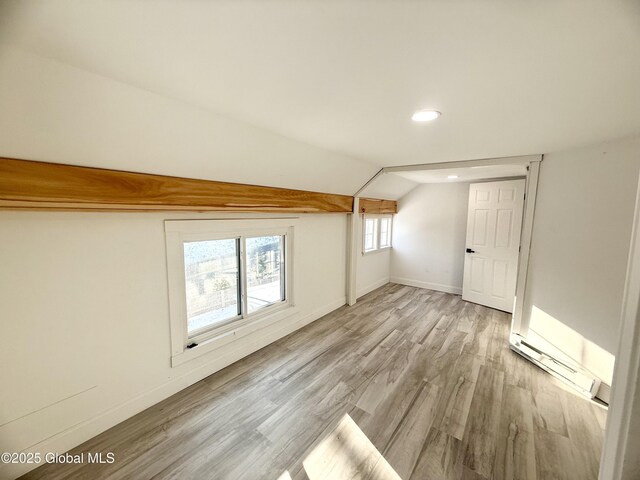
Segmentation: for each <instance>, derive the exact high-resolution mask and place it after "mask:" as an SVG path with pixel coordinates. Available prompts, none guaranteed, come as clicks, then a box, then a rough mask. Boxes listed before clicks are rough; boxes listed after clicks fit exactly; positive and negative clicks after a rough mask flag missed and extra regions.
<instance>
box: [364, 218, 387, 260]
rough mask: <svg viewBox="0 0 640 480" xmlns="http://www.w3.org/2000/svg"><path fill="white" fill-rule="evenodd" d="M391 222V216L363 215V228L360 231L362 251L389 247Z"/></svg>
mask: <svg viewBox="0 0 640 480" xmlns="http://www.w3.org/2000/svg"><path fill="white" fill-rule="evenodd" d="M391 223H392V218H391V216H382V215H378V216H371V215H365V216H364V229H363V232H362V251H363V253H370V252H375V251H377V250H383V249H385V248H390V247H391Z"/></svg>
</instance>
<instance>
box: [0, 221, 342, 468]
mask: <svg viewBox="0 0 640 480" xmlns="http://www.w3.org/2000/svg"><path fill="white" fill-rule="evenodd" d="M216 217H218V218H228V217H229V216H228V215H226V216H225V215H211V214H201V215H197V214H186V213H185V214H161V213H157V214H156V213H131V214H120V213H75V212H73V213H71V212H70V213H54V212H43V213H36V212H0V245H2V248H0V265H1V266H2V267H1V268H0V319H1V321H0V364H1V365H2V366H3V368H2V369H1V370H0V385H2V388H1V389H0V424H1V425H2V427H0V451H21V450H25V449H27V450H39V451H42V452H47V451H60V452H63V451H66V450H67V449H69V448H71V447H73V446H75V445H77V444H79V443H81V442H82V441H85V440H87V439H89V438H91V437H92V436H94V435H96V434H98V433H99V432H101V431H103V430H105V429H107V428H108V427H111V426H113V425H115V424H116V423H118V422H120V421H122V420H124V419H126V418H128V417H130V416H131V415H133V414H135V413H136V412H138V411H140V410H142V409H144V408H146V407H148V406H150V405H152V404H155V403H157V402H158V401H160V400H161V399H163V398H166V397H168V396H169V395H171V394H173V393H175V392H177V391H179V390H180V389H182V388H184V387H186V386H188V385H189V384H192V383H194V382H195V381H197V380H200V379H201V378H204V377H206V376H207V375H209V374H211V373H213V372H214V371H217V370H218V369H220V368H222V367H223V366H225V365H227V364H230V363H232V362H233V361H235V360H237V359H239V358H241V357H242V356H245V355H246V354H248V353H250V352H251V351H254V350H256V349H258V348H260V347H262V346H264V345H266V344H268V343H270V342H272V341H274V340H276V339H277V338H279V337H282V336H284V335H285V334H288V333H289V332H291V331H293V330H295V329H297V328H300V327H301V326H302V325H304V324H306V323H308V322H310V321H312V320H315V319H316V318H318V317H320V316H321V315H323V314H326V313H328V312H329V311H331V310H334V309H336V308H338V307H340V306H341V305H343V304H344V303H345V265H346V256H345V255H346V254H345V245H346V225H347V223H346V215H304V216H301V217H300V219H299V220H298V221H297V222H298V223H297V226H296V231H295V233H294V235H295V245H294V248H295V250H296V254H295V269H296V276H295V281H296V291H295V299H296V305H297V306H298V307H299V313H298V314H297V315H296V316H295V317H290V318H288V319H286V320H283V321H281V322H279V323H278V324H276V325H272V326H271V327H269V328H267V329H265V330H261V331H258V332H255V333H253V334H251V335H250V336H248V337H245V338H244V339H243V340H242V341H241V342H240V341H237V342H234V343H232V344H231V345H229V346H225V347H223V348H221V349H220V350H218V351H215V352H212V353H209V354H206V355H204V356H202V357H198V358H196V359H194V360H192V361H190V362H188V363H186V364H184V365H180V366H179V367H176V368H171V367H170V356H171V353H170V337H169V307H168V294H167V272H166V256H165V234H164V225H163V220H164V219H165V218H181V219H184V218H216ZM235 217H238V215H235ZM252 217H256V215H252ZM14 468H15V467H13V468H12V467H7V466H0V477H1V478H7V477H9V478H11V477H12V476H13V475H16V474H17V473H19V472H20V471H24V470H19V469H15V470H14Z"/></svg>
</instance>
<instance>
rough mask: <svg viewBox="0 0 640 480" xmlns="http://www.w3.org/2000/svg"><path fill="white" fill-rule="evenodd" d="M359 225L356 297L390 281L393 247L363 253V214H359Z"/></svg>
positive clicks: (394, 217)
mask: <svg viewBox="0 0 640 480" xmlns="http://www.w3.org/2000/svg"><path fill="white" fill-rule="evenodd" d="M396 217H397V215H394V216H393V222H395V219H396ZM357 225H358V227H357V237H358V239H357V240H358V244H357V245H358V249H357V257H358V258H357V270H356V297H361V296H363V295H366V294H367V293H369V292H371V291H373V290H375V289H376V288H379V287H381V286H383V285H386V284H387V283H389V275H390V268H391V263H390V262H391V251H392V249H388V248H387V249H384V250H376V251H374V252H370V253H367V254H364V253H362V234H363V233H364V231H363V216H362V215H358V223H357ZM394 247H395V246H394Z"/></svg>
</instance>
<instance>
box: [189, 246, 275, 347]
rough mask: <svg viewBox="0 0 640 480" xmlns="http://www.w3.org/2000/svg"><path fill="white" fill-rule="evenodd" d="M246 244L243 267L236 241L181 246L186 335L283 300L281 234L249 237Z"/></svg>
mask: <svg viewBox="0 0 640 480" xmlns="http://www.w3.org/2000/svg"><path fill="white" fill-rule="evenodd" d="M245 245H246V252H245V257H244V268H243V269H242V268H241V262H240V239H239V238H231V239H223V240H207V241H201V242H186V243H184V267H185V289H186V303H187V331H188V333H189V335H192V334H193V333H194V332H195V333H197V332H198V331H201V330H203V329H207V328H210V327H212V326H215V325H216V324H220V323H225V322H227V321H229V320H232V319H234V317H239V316H241V315H242V314H243V313H252V312H255V311H257V310H259V309H260V308H263V307H265V306H268V305H272V304H274V303H277V302H281V301H284V300H285V288H284V270H283V264H284V261H283V260H284V236H280V235H273V236H262V237H249V238H246V240H245ZM243 277H245V278H246V288H247V292H246V304H245V305H244V306H243V302H241V295H240V292H241V283H240V282H241V278H243ZM244 308H246V310H247V312H243V309H244Z"/></svg>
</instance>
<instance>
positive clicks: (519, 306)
mask: <svg viewBox="0 0 640 480" xmlns="http://www.w3.org/2000/svg"><path fill="white" fill-rule="evenodd" d="M542 160H543V155H521V156H517V157H497V158H482V159H477V160H461V161H455V162H440V163H424V164H421V165H401V166H396V167H384V168H383V169H381V170H380V171H378V173H376V174H375V175H374V176H373V177H371V178H370V179H369V180H368V181H367V182H366V183H365V184H364V185H363V186H362V188H360V189H359V190H358V191H357V192H356V193H355V195H354V197H355V201H354V205H357V202H358V199H359V197H364V196H366V190H367V189H368V187H370V186H371V185H373V184H374V183H375V181H376V179H378V178H380V177H382V176H384V175H385V174H388V173H394V172H406V171H417V170H442V169H454V168H465V167H483V166H490V165H524V166H526V167H527V173H526V175H525V187H524V188H525V190H524V191H525V195H526V197H525V202H524V211H523V213H522V231H521V232H520V254H519V255H518V274H517V277H516V298H515V304H514V308H513V314H512V317H511V318H512V320H511V333H512V334H514V333H515V334H517V335H520V336H522V337H526V336H527V333H528V332H529V317H528V316H526V315H524V299H525V295H526V283H527V271H528V269H529V254H530V251H531V237H532V234H533V218H534V214H535V209H536V197H537V192H538V177H539V175H540V162H542ZM492 180H493V179H492ZM495 180H501V179H500V178H496V179H495ZM357 211H358V210H357V209H354V212H357ZM351 217H352V218H351V219H350V221H349V226H350V234H351V235H350V236H349V239H348V251H349V261H348V267H349V268H348V271H347V303H348V304H349V305H353V304H355V303H356V292H355V280H356V274H357V250H358V249H357V247H356V245H355V239H354V238H353V237H354V233H355V230H356V229H357V228H359V225H358V221H357V217H358V215H357V214H356V213H353V214H351ZM354 217H356V218H354Z"/></svg>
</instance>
